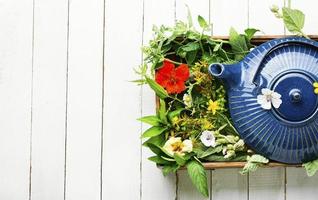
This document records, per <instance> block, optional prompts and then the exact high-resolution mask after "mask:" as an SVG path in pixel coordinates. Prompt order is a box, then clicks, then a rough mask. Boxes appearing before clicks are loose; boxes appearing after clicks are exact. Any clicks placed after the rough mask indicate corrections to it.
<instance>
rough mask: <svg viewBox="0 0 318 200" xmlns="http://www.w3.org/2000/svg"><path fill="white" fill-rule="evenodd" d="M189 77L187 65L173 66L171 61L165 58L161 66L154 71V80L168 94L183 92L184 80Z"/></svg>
mask: <svg viewBox="0 0 318 200" xmlns="http://www.w3.org/2000/svg"><path fill="white" fill-rule="evenodd" d="M189 77H190V70H189V68H188V65H186V64H181V65H179V66H178V67H175V65H174V64H173V63H171V62H170V61H167V60H165V61H164V62H163V66H162V67H161V68H160V69H159V70H158V71H157V73H156V77H155V79H156V82H157V83H158V84H159V85H161V86H162V87H163V88H165V89H166V90H167V92H168V94H179V93H181V92H183V91H184V90H185V89H186V87H185V82H186V81H187V80H188V79H189Z"/></svg>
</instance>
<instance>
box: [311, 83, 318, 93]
mask: <svg viewBox="0 0 318 200" xmlns="http://www.w3.org/2000/svg"><path fill="white" fill-rule="evenodd" d="M312 85H313V86H314V92H315V94H318V82H314V83H313V84H312Z"/></svg>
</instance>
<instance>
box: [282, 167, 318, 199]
mask: <svg viewBox="0 0 318 200" xmlns="http://www.w3.org/2000/svg"><path fill="white" fill-rule="evenodd" d="M286 176H287V185H286V200H299V199H314V198H315V197H317V196H318V190H317V181H318V174H316V175H314V176H313V177H308V176H307V174H306V171H305V169H294V168H290V169H287V173H286Z"/></svg>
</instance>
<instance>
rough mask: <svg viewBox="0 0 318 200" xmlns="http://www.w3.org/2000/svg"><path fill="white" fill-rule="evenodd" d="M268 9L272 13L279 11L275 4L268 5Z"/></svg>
mask: <svg viewBox="0 0 318 200" xmlns="http://www.w3.org/2000/svg"><path fill="white" fill-rule="evenodd" d="M270 10H271V11H272V12H273V13H277V12H278V11H279V7H278V6H277V5H272V6H271V7H270Z"/></svg>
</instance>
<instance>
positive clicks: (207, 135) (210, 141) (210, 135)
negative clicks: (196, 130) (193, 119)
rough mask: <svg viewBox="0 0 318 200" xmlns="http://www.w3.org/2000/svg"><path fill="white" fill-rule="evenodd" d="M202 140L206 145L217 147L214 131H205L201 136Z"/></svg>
mask: <svg viewBox="0 0 318 200" xmlns="http://www.w3.org/2000/svg"><path fill="white" fill-rule="evenodd" d="M200 140H201V142H202V143H203V144H204V146H206V147H215V146H216V141H215V137H214V131H203V132H202V133H201V136H200Z"/></svg>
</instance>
